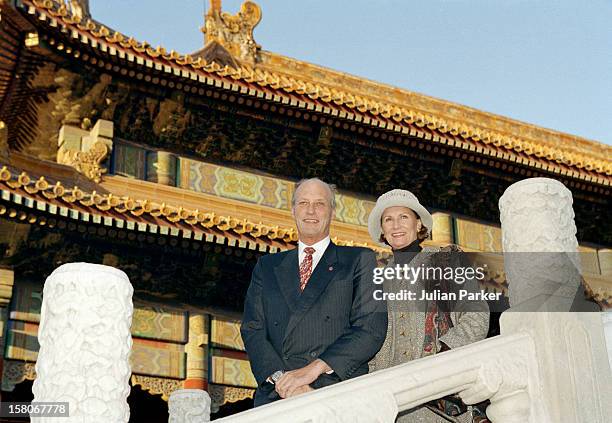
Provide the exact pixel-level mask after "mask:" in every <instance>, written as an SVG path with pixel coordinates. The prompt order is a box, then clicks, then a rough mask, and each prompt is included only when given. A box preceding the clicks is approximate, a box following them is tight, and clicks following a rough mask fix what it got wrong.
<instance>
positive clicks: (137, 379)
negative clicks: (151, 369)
mask: <svg viewBox="0 0 612 423" xmlns="http://www.w3.org/2000/svg"><path fill="white" fill-rule="evenodd" d="M130 380H131V382H132V386H136V385H140V386H141V387H142V389H143V390H144V391H148V392H149V393H150V394H151V395H160V394H161V396H162V399H163V400H164V401H168V398H169V397H170V394H171V393H172V392H174V391H176V390H178V389H183V381H182V380H178V379H166V378H163V377H151V376H141V375H134V374H133V375H132V378H131V379H130Z"/></svg>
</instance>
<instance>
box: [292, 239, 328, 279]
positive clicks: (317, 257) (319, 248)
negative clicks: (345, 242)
mask: <svg viewBox="0 0 612 423" xmlns="http://www.w3.org/2000/svg"><path fill="white" fill-rule="evenodd" d="M330 242H331V240H330V239H329V236H326V237H325V238H323V239H322V240H321V241H319V242H316V243H314V244H312V245H306V244H304V243H303V242H302V241H298V260H299V263H300V264H302V261H304V258H305V257H306V253H305V252H304V249H305V248H306V247H312V248H314V249H315V252H314V253H312V273H314V270H315V268H316V267H317V264H319V261H321V257H323V253H325V250H326V249H327V247H328V246H329V243H330Z"/></svg>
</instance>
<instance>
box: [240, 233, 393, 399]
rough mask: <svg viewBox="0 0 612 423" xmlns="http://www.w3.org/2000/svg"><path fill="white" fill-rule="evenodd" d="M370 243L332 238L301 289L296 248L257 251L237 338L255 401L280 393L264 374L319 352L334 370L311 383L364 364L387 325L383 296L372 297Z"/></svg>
mask: <svg viewBox="0 0 612 423" xmlns="http://www.w3.org/2000/svg"><path fill="white" fill-rule="evenodd" d="M375 266H376V259H375V256H374V253H373V252H372V251H371V250H368V249H365V248H358V247H340V246H336V245H334V244H333V243H330V244H329V246H328V247H327V249H326V250H325V253H324V254H323V257H322V258H321V260H320V261H319V263H318V265H317V267H316V268H315V269H314V271H313V273H312V275H311V277H310V279H309V281H308V284H307V285H306V288H305V289H304V291H303V292H300V290H299V285H300V284H299V265H298V250H297V248H296V249H294V250H290V251H285V252H282V253H276V254H270V255H267V256H263V257H261V258H260V259H259V261H258V262H257V265H256V266H255V269H254V270H253V275H252V278H251V284H250V286H249V289H248V292H247V296H246V300H245V306H244V317H243V321H242V326H241V334H242V339H243V340H244V344H245V347H246V351H247V354H248V356H249V360H250V363H251V369H252V371H253V374H254V375H255V379H256V380H257V383H258V389H257V392H256V394H255V406H258V405H262V404H266V403H268V402H271V401H274V400H276V399H278V398H279V397H278V395H277V394H276V392H275V391H274V386H273V385H272V384H270V383H268V382H266V379H267V378H268V377H269V376H270V375H271V374H272V373H274V372H275V371H277V370H294V369H298V368H301V367H304V366H306V365H307V364H309V363H310V362H312V361H314V360H316V359H317V358H320V359H322V360H323V361H325V362H326V363H327V364H328V365H329V366H330V367H331V368H332V369H333V370H334V373H332V374H330V375H328V374H323V375H321V376H319V378H318V379H317V380H316V381H315V382H313V383H312V384H311V386H312V387H313V388H320V387H323V386H327V385H331V384H333V383H336V382H339V381H342V380H346V379H349V378H352V377H356V376H361V375H363V374H365V373H367V372H368V361H369V360H370V359H371V358H372V357H374V355H375V354H376V353H377V352H378V350H379V349H380V347H381V346H382V343H383V342H384V339H385V336H386V332H387V311H386V310H387V308H386V304H385V303H384V302H381V301H376V300H374V298H373V292H374V289H375V288H376V285H374V284H373V282H372V272H373V269H374V267H375Z"/></svg>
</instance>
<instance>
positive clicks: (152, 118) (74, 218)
mask: <svg viewBox="0 0 612 423" xmlns="http://www.w3.org/2000/svg"><path fill="white" fill-rule="evenodd" d="M0 16H1V18H0V260H1V261H0V322H1V327H2V332H1V334H2V338H1V341H0V342H1V344H2V345H1V346H2V351H3V355H2V357H1V358H0V369H1V374H2V398H3V401H29V400H31V399H32V395H31V386H32V383H31V381H32V380H33V379H34V378H35V377H36V373H35V363H36V357H37V352H38V348H39V346H38V341H37V337H36V336H37V331H38V324H39V321H40V306H41V301H42V287H43V284H44V282H45V279H46V278H47V276H49V274H50V273H51V272H52V271H53V269H55V268H57V267H58V266H60V265H61V264H64V263H68V262H90V263H100V264H106V265H110V266H113V267H116V268H118V269H121V270H123V271H124V272H125V273H126V274H127V275H128V277H129V279H130V281H131V283H132V285H133V287H134V315H133V323H132V329H131V330H132V337H133V348H132V354H131V365H132V377H131V385H132V393H131V396H130V399H129V401H130V406H131V413H132V417H133V419H134V421H144V420H142V419H146V421H150V422H154V421H166V420H164V418H166V417H165V416H166V415H165V413H166V410H167V406H166V401H167V399H168V396H169V395H170V393H171V392H173V391H174V390H176V389H181V388H199V389H205V390H207V391H208V392H209V394H210V396H211V398H212V403H213V410H212V411H213V417H214V416H223V415H228V414H231V413H234V412H237V411H240V410H243V409H245V408H248V407H249V406H250V401H251V400H250V399H251V398H252V396H253V393H254V388H255V386H256V383H255V380H254V378H253V376H252V374H251V372H250V367H249V364H248V360H247V357H246V354H245V352H244V345H243V343H242V340H241V338H240V333H239V321H240V317H241V311H242V305H243V299H244V296H245V293H246V289H247V287H248V284H249V281H250V273H251V270H252V268H253V267H254V265H255V263H256V261H257V259H258V257H260V256H261V255H264V254H268V253H274V252H277V251H282V250H286V249H290V248H294V247H295V246H296V244H297V232H296V229H295V227H294V225H293V220H292V217H291V196H292V193H293V190H294V187H295V183H296V182H297V181H298V180H299V179H301V178H304V177H314V176H316V177H319V178H321V179H323V180H325V181H327V182H330V183H334V184H336V185H337V186H338V188H339V194H338V196H337V204H338V205H337V210H336V218H335V221H334V222H333V224H332V238H333V240H334V242H335V243H337V244H340V245H360V246H366V247H369V248H372V249H373V250H375V251H376V252H377V253H378V255H379V257H380V258H381V260H384V259H385V258H386V257H387V256H388V254H389V251H387V250H385V249H382V248H380V247H377V246H375V245H373V244H372V242H371V240H370V239H369V235H368V232H367V217H368V214H369V212H370V211H371V209H372V207H373V205H374V201H375V199H376V197H377V196H378V195H380V194H381V193H383V192H385V191H387V190H389V189H392V188H398V187H401V188H406V189H409V190H411V191H412V192H414V193H415V194H416V195H417V196H418V197H419V199H420V200H421V203H423V204H424V205H425V206H426V207H428V208H429V209H430V210H431V211H432V212H433V215H434V220H435V224H434V231H433V234H432V237H431V239H430V240H428V241H427V242H428V243H429V244H431V245H446V244H449V243H456V244H458V245H459V246H461V247H462V248H463V249H464V250H466V251H473V252H500V251H501V230H500V227H499V211H498V200H499V198H500V197H501V195H502V193H503V192H504V190H505V189H506V188H507V187H508V186H509V185H511V184H513V183H514V182H516V181H519V180H521V179H525V178H529V177H540V176H541V177H548V178H554V179H556V180H558V181H560V182H562V183H563V184H564V185H565V186H566V187H567V188H569V189H570V190H571V192H572V195H573V199H574V204H573V207H574V211H575V220H576V225H577V228H578V234H577V236H578V240H579V241H580V245H581V246H580V249H581V252H583V253H584V254H583V255H582V257H583V263H582V266H583V272H584V277H585V282H586V283H585V288H586V290H587V292H588V295H589V297H590V298H592V299H593V300H594V301H596V302H597V303H598V304H599V305H600V306H601V307H602V308H609V307H610V306H611V303H612V282H611V280H612V225H610V224H609V222H608V220H607V218H608V216H609V211H610V210H611V208H612V207H611V206H612V187H611V185H612V160H611V158H612V147H611V146H607V145H605V144H602V143H599V142H596V141H591V140H587V139H583V138H580V137H577V136H573V135H567V134H563V133H559V132H555V131H552V130H548V129H543V128H539V127H537V126H534V125H530V124H526V123H522V122H518V121H515V120H512V119H508V118H505V117H502V116H497V115H493V114H489V113H486V112H483V111H479V110H475V109H472V108H469V107H465V106H461V105H458V104H454V103H450V102H446V101H442V100H438V99H433V98H430V97H427V96H424V95H421V94H416V93H413V92H409V91H406V90H401V89H398V88H395V87H391V86H387V85H385V84H382V83H376V82H372V81H368V80H364V79H361V78H358V77H354V76H350V75H347V74H345V73H342V72H339V71H334V70H330V69H326V68H322V67H319V66H317V65H314V64H311V63H307V62H302V61H298V60H295V59H291V58H288V57H285V56H282V55H280V54H276V53H272V52H269V51H266V50H264V49H263V48H262V46H260V45H259V44H258V43H257V42H256V41H255V39H254V37H253V28H254V27H255V26H256V25H257V24H258V23H259V22H260V21H261V19H262V11H261V9H260V8H259V6H258V5H257V4H255V3H253V2H250V1H246V2H245V3H244V4H243V5H242V7H241V9H240V11H239V12H238V13H237V14H236V15H231V14H229V13H227V12H224V11H222V9H221V2H220V0H211V4H210V7H209V10H208V13H207V15H206V16H205V24H204V26H203V28H202V31H203V32H204V45H203V48H202V49H201V50H200V51H197V52H195V53H192V54H180V53H177V52H176V51H174V50H167V49H166V48H165V47H162V46H151V45H150V44H148V43H147V42H146V41H144V40H135V39H134V38H131V37H130V36H129V34H121V33H119V32H117V31H114V30H112V29H111V28H109V27H107V26H105V25H104V24H103V23H101V22H98V21H96V20H95V16H94V17H92V16H90V12H89V4H88V2H87V1H83V0H81V1H77V0H72V1H61V0H0ZM483 283H484V284H485V287H486V288H487V289H488V290H493V291H497V292H503V293H507V288H508V285H507V283H506V281H505V276H504V274H503V266H500V267H498V268H497V269H490V273H489V274H488V277H487V280H486V281H484V282H483ZM156 416H157V417H159V416H162V417H164V418H160V419H159V420H155V419H156V418H157V417H156ZM139 418H140V419H141V420H138V419H139Z"/></svg>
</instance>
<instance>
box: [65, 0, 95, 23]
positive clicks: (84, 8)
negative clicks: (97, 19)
mask: <svg viewBox="0 0 612 423" xmlns="http://www.w3.org/2000/svg"><path fill="white" fill-rule="evenodd" d="M68 3H69V4H68V5H69V6H70V11H71V12H72V15H73V16H77V17H79V18H81V19H84V18H90V17H91V13H90V12H89V0H70V1H68Z"/></svg>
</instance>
